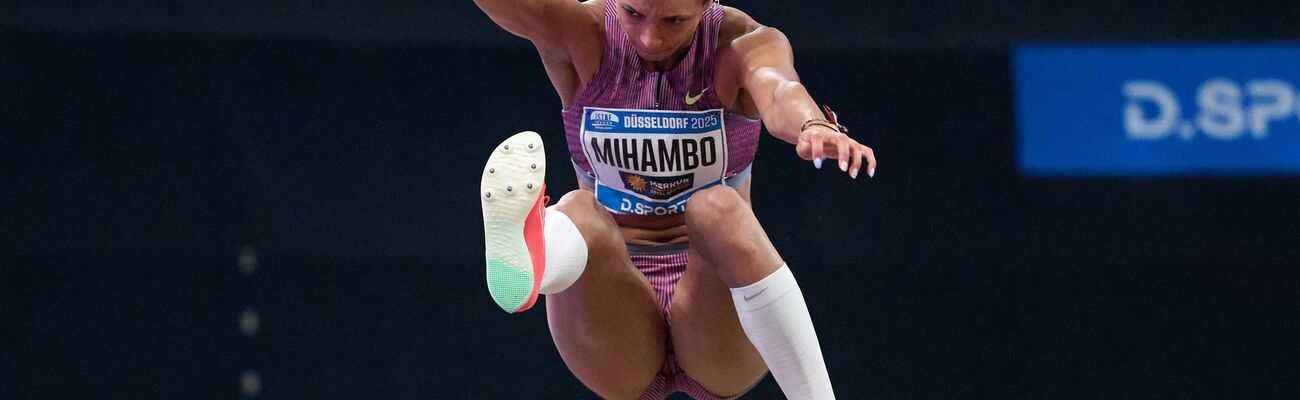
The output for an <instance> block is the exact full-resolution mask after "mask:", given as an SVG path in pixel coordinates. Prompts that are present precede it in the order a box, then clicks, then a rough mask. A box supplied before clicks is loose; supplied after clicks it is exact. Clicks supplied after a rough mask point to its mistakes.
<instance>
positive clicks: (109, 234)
mask: <svg viewBox="0 0 1300 400" xmlns="http://www.w3.org/2000/svg"><path fill="white" fill-rule="evenodd" d="M727 4H729V5H732V6H736V7H739V8H741V9H744V10H746V11H747V12H748V13H750V15H752V16H754V17H755V18H756V19H758V20H759V21H761V22H764V23H766V24H768V25H771V26H775V27H777V28H780V29H782V30H783V31H784V32H786V33H787V35H788V36H789V37H790V39H791V41H792V42H793V44H794V47H795V49H796V58H797V66H798V68H799V70H800V72H801V75H802V77H803V80H804V82H805V84H806V85H807V86H808V87H809V88H810V90H811V91H812V93H813V94H814V96H815V97H816V98H817V99H818V100H819V101H821V102H824V103H827V104H831V105H833V106H834V107H835V108H836V109H837V110H838V111H839V112H840V114H841V116H842V118H843V120H844V122H845V124H847V125H849V126H851V127H852V128H853V131H854V132H855V134H856V136H857V137H858V138H859V139H861V140H863V141H864V142H866V143H868V144H869V145H871V146H872V147H874V148H875V150H876V152H877V154H878V155H879V157H880V162H881V165H880V168H879V171H878V173H877V177H876V178H875V179H865V176H863V178H862V179H859V180H857V181H853V180H850V179H848V178H846V177H845V176H844V174H841V173H837V172H834V171H832V169H830V168H828V169H827V170H823V171H818V170H814V169H813V168H812V167H811V166H810V165H809V164H808V163H807V162H803V161H800V160H798V159H797V158H796V157H795V156H794V154H793V151H792V148H791V147H790V146H788V145H786V144H784V143H782V142H779V141H777V140H775V139H772V138H771V137H765V138H764V139H763V140H764V141H763V142H762V144H761V145H760V149H759V158H758V161H757V162H756V165H755V167H754V170H755V176H756V180H755V185H754V192H753V193H754V208H755V211H756V213H757V214H758V215H759V217H760V219H761V220H762V221H763V222H764V225H765V227H766V228H767V230H768V233H769V235H770V236H771V238H772V239H773V241H774V242H775V244H776V246H777V248H778V250H780V251H781V252H782V253H783V255H784V257H785V258H786V259H787V261H788V262H789V263H790V265H791V266H792V268H794V269H795V271H796V273H797V274H798V276H799V279H800V285H801V286H802V287H803V290H804V292H805V293H806V294H807V301H808V304H809V307H810V309H811V312H812V315H813V318H814V320H815V321H816V322H817V327H818V331H819V334H820V338H821V344H822V346H823V350H824V352H825V357H826V360H827V364H828V365H829V367H830V371H831V377H832V379H833V380H834V381H835V383H836V389H837V393H838V394H839V396H840V397H841V398H846V399H857V398H894V399H921V398H933V399H949V398H993V399H1001V398H1033V399H1042V398H1052V399H1055V398H1084V399H1094V398H1214V399H1229V398H1233V399H1235V398H1297V397H1298V396H1300V317H1297V315H1300V272H1297V267H1300V249H1297V241H1298V240H1297V239H1300V211H1297V210H1296V204H1297V200H1300V179H1296V178H1295V177H1260V178H1222V177H1220V178H1212V179H1209V178H1207V179H1197V178H1167V179H1087V180H1066V179H1059V180H1058V179H1031V178H1026V177H1023V176H1021V175H1020V174H1019V173H1018V172H1017V170H1016V163H1015V146H1016V144H1015V141H1014V139H1015V126H1014V123H1013V121H1014V118H1013V117H1014V115H1013V110H1012V108H1011V107H1012V104H1013V99H1012V94H1011V93H1012V82H1011V76H1012V74H1011V70H1010V68H1011V67H1010V66H1009V58H1010V57H1009V56H1010V49H1011V47H1012V46H1013V45H1015V44H1016V43H1020V42H1024V41H1061V40H1064V41H1107V42H1113V41H1124V42H1130V41H1138V42H1151V41H1157V42H1185V41H1215V42H1221V41H1245V40H1251V41H1257V40H1260V41H1278V40H1294V39H1297V38H1300V24H1297V23H1296V21H1300V12H1298V11H1297V10H1298V9H1300V8H1298V7H1296V6H1295V4H1294V3H1293V2H1287V1H1236V2H1210V1H1148V2H1133V1H1091V2H1084V1H1077V0H1076V1H998V2H954V1H939V0H924V1H909V2H897V3H896V4H894V3H885V2H848V1H843V2H827V1H806V2H794V3H791V2H773V1H735V2H727ZM1062 95H1068V94H1062ZM559 109H560V105H559V101H558V99H557V97H556V96H555V94H554V92H553V90H552V89H551V86H550V84H549V83H548V82H547V80H546V76H545V74H544V72H543V70H542V68H541V65H540V63H539V61H538V60H537V57H536V54H535V52H534V51H533V50H532V49H531V47H530V45H529V44H528V43H527V42H525V41H523V40H519V39H515V38H513V37H511V36H509V35H508V34H506V33H505V32H503V31H501V30H500V29H498V28H496V27H495V26H494V25H493V24H492V23H491V22H490V21H489V20H488V19H487V18H486V16H484V15H483V14H482V13H481V12H479V11H478V10H477V8H475V7H474V5H473V4H472V3H471V2H470V1H456V2H435V1H422V2H416V1H399V0H387V1H382V2H355V1H347V2H345V1H333V0H324V1H312V2H293V1H288V0H270V1H251V0H232V1H225V2H208V3H192V4H191V3H187V2H174V1H136V2H102V1H40V2H37V1H28V0H20V1H14V0H10V1H5V2H0V135H3V136H0V190H2V191H3V192H2V193H3V195H2V196H0V240H2V242H0V251H2V252H0V260H2V261H0V263H3V268H0V282H3V287H0V290H2V291H3V293H4V297H3V310H4V315H3V321H5V325H6V326H5V328H4V331H3V332H4V335H5V336H7V337H9V339H7V340H5V341H4V343H5V344H4V346H3V347H0V351H2V352H0V360H3V362H0V398H20V399H26V398H239V397H240V396H241V394H240V377H241V374H243V373H244V372H245V371H249V370H253V371H257V373H258V374H259V375H260V378H261V390H260V392H259V394H258V395H257V397H258V398H294V399H317V398H338V399H342V398H376V399H392V398H589V397H592V396H591V395H590V394H589V393H588V392H585V391H584V389H582V386H581V385H580V384H579V383H578V382H577V380H576V379H574V378H573V377H572V376H571V375H569V373H568V371H567V369H565V367H564V366H563V364H562V362H561V361H560V359H559V357H558V354H557V353H556V352H555V350H554V347H553V346H552V344H551V340H550V337H549V334H548V331H547V330H546V325H545V315H544V313H543V312H529V313H525V314H522V315H507V314H505V313H502V312H501V311H500V310H499V309H497V308H496V306H495V305H494V304H493V303H492V301H491V300H490V298H489V296H488V294H487V291H486V290H485V289H484V284H483V272H482V271H483V264H482V263H483V260H482V246H483V244H482V234H481V223H480V220H479V217H478V214H479V209H478V201H477V193H476V190H477V185H478V178H479V177H478V174H479V169H480V168H481V165H482V164H481V163H482V161H483V160H485V159H486V157H487V154H488V153H489V152H490V149H491V148H492V146H493V145H494V144H495V143H497V142H498V141H499V140H500V139H502V138H504V137H506V136H508V135H509V134H512V133H514V132H517V131H520V130H537V131H539V132H542V133H543V135H544V137H545V138H547V140H548V143H550V144H551V146H550V147H549V148H548V149H547V152H548V156H549V158H550V160H551V161H552V162H553V164H552V165H563V163H559V162H555V161H560V160H564V158H565V157H566V154H565V153H564V147H563V146H562V145H560V144H561V143H562V125H561V121H560V116H559ZM1117 110H1118V108H1117ZM1117 112H1118V111H1117ZM1080 151H1088V149H1080ZM565 171H566V170H565V169H564V168H553V169H552V173H551V174H550V179H551V182H550V188H551V195H552V196H558V195H560V194H562V193H563V192H564V191H565V190H568V189H570V188H573V187H574V182H573V177H572V175H571V174H569V173H567V172H565ZM241 251H243V252H247V253H249V254H252V253H255V254H256V256H257V268H256V270H255V271H254V272H252V273H251V274H244V273H242V272H241V270H240V268H239V259H240V254H241ZM245 309H254V310H256V311H257V313H258V314H259V316H260V321H261V323H260V327H261V328H260V330H259V331H258V333H257V334H256V335H255V336H253V337H246V336H244V335H243V334H241V333H240V329H239V324H238V323H237V316H238V315H239V313H240V312H241V310H245ZM779 396H780V392H779V389H778V388H777V387H776V384H775V382H774V381H772V380H771V379H770V378H768V379H767V380H766V381H764V382H763V383H762V384H761V385H760V386H759V387H758V388H757V389H756V390H755V391H754V392H752V396H751V397H752V398H776V397H779Z"/></svg>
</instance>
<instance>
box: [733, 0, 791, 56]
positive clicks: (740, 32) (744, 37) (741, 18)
mask: <svg viewBox="0 0 1300 400" xmlns="http://www.w3.org/2000/svg"><path fill="white" fill-rule="evenodd" d="M723 10H724V11H725V14H724V17H723V18H722V26H721V27H719V29H718V44H719V45H720V46H722V47H724V49H722V50H723V51H728V50H730V51H738V50H742V49H746V48H751V49H752V48H754V47H756V46H760V45H761V44H764V43H769V42H770V41H773V40H776V41H782V40H785V34H783V33H781V31H779V30H777V29H776V28H773V27H770V26H767V25H763V24H761V23H759V22H758V21H755V20H754V18H753V17H750V16H749V14H746V13H745V12H744V11H741V10H740V9H738V8H734V7H727V6H723Z"/></svg>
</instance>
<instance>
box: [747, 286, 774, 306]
mask: <svg viewBox="0 0 1300 400" xmlns="http://www.w3.org/2000/svg"><path fill="white" fill-rule="evenodd" d="M768 287H771V286H768ZM766 291H767V288H763V290H759V291H758V293H754V295H753V296H745V301H746V302H748V301H750V300H753V299H754V298H755V297H758V295H760V294H763V292H766Z"/></svg>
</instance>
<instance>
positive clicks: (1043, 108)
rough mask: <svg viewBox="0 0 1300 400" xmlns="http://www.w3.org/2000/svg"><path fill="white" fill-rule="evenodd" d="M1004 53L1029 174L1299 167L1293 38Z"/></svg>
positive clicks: (1217, 172) (1298, 49)
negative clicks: (1289, 41) (1010, 58)
mask: <svg viewBox="0 0 1300 400" xmlns="http://www.w3.org/2000/svg"><path fill="white" fill-rule="evenodd" d="M1013 58H1014V59H1013V68H1014V75H1015V86H1016V87H1015V95H1016V99H1015V102H1016V122H1017V131H1018V139H1019V143H1018V146H1019V147H1018V159H1019V160H1018V161H1019V166H1020V170H1021V172H1023V173H1025V174H1027V175H1033V176H1224V175H1298V174H1300V100H1298V99H1297V97H1300V93H1297V86H1300V44H1294V43H1292V44H1205V45H1198V44H1180V45H1082V44H1028V45H1022V46H1018V47H1017V48H1016V49H1015V50H1014V53H1013Z"/></svg>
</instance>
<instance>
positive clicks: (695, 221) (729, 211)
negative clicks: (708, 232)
mask: <svg viewBox="0 0 1300 400" xmlns="http://www.w3.org/2000/svg"><path fill="white" fill-rule="evenodd" d="M748 210H749V204H747V203H746V202H745V199H744V198H742V197H740V193H739V192H736V190H735V189H732V188H730V187H727V186H723V185H717V186H714V187H711V188H708V189H704V190H701V191H699V192H697V193H695V194H693V195H691V199H690V201H689V202H687V203H686V226H687V229H693V230H694V229H707V228H710V227H718V228H721V227H723V225H724V224H725V223H726V222H727V221H734V220H735V218H737V217H740V216H742V215H744V213H746V212H748Z"/></svg>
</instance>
